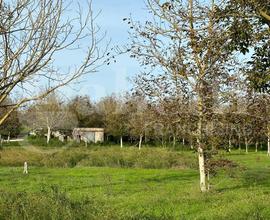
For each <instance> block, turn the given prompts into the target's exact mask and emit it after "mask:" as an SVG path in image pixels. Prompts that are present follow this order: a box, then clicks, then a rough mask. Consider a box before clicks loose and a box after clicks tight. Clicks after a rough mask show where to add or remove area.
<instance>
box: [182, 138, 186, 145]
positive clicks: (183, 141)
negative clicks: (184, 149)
mask: <svg viewBox="0 0 270 220" xmlns="http://www.w3.org/2000/svg"><path fill="white" fill-rule="evenodd" d="M182 144H183V146H185V138H183V139H182Z"/></svg>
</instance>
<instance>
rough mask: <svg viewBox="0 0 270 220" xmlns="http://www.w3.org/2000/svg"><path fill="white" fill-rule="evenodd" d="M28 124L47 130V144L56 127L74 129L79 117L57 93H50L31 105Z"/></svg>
mask: <svg viewBox="0 0 270 220" xmlns="http://www.w3.org/2000/svg"><path fill="white" fill-rule="evenodd" d="M28 119H29V120H28V124H31V127H32V128H34V129H44V130H47V144H48V143H49V142H50V139H51V134H52V132H53V131H55V130H56V129H62V130H67V129H68V130H72V129H73V128H74V127H76V125H77V119H76V116H75V115H74V114H72V112H70V111H69V109H68V107H67V106H66V105H64V102H63V101H61V99H60V98H59V96H57V94H56V93H50V94H49V95H48V96H47V97H46V98H45V99H43V100H41V101H39V102H38V103H37V104H35V105H34V106H31V107H30V108H29V111H28Z"/></svg>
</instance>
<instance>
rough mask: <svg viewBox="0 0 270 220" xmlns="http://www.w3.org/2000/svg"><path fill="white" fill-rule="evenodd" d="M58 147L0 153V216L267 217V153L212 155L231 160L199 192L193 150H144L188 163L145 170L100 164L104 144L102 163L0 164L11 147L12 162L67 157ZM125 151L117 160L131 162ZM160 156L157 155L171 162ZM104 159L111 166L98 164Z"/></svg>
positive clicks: (269, 188) (269, 192) (269, 170)
mask: <svg viewBox="0 0 270 220" xmlns="http://www.w3.org/2000/svg"><path fill="white" fill-rule="evenodd" d="M104 150H106V149H101V150H96V149H95V150H94V151H95V156H97V155H99V153H97V152H101V155H104V152H103V151H104ZM155 150H156V151H157V152H158V153H157V155H156V157H155V155H154V154H155V153H154V152H155ZM66 151H67V150H59V151H57V150H53V149H50V150H48V151H46V150H44V149H36V148H32V149H31V150H19V149H17V148H16V149H7V150H4V151H1V155H2V156H1V159H0V161H1V160H4V161H6V163H4V162H3V161H2V164H1V166H0V193H1V195H0V219H23V218H24V219H270V208H269V207H270V161H269V160H270V158H267V156H266V154H265V153H262V152H259V153H249V154H247V155H246V154H239V153H238V151H235V152H232V153H231V154H225V153H223V154H222V153H220V154H219V155H218V157H220V158H227V159H229V160H233V161H235V162H236V163H237V164H238V166H237V167H233V168H225V169H220V170H218V172H217V174H216V175H215V176H212V177H211V191H210V192H209V193H206V194H202V193H200V191H199V187H198V178H199V176H198V172H197V170H196V168H195V167H194V164H196V162H195V161H196V157H195V155H194V153H193V152H182V153H181V152H180V153H179V152H168V151H167V150H164V149H145V152H144V151H143V152H144V153H142V155H143V156H141V157H142V158H139V161H140V160H143V159H144V160H147V158H149V160H158V157H160V155H163V154H164V152H167V153H168V155H171V153H172V154H179V155H178V156H179V158H178V160H185V163H180V164H182V165H183V164H186V163H187V162H188V161H191V163H193V165H192V166H190V167H188V166H171V167H168V163H162V165H160V166H158V169H145V167H144V165H145V164H146V167H147V166H148V165H147V164H148V163H146V162H145V163H142V162H140V163H138V164H137V165H138V166H135V165H134V163H135V162H134V163H130V164H129V165H130V167H128V166H126V167H125V166H124V167H123V166H122V165H121V164H118V165H119V166H114V165H115V164H114V163H112V162H110V163H108V161H110V160H109V159H108V158H109V157H115V156H119V155H118V153H119V151H118V149H117V150H112V149H109V151H111V154H113V156H111V155H109V154H107V155H106V157H108V158H107V159H106V160H105V161H106V163H100V161H99V163H98V164H99V165H100V166H99V167H93V166H92V165H95V163H93V162H91V163H90V165H91V166H88V165H87V163H86V162H85V161H84V163H80V162H79V163H77V164H74V166H73V167H72V168H71V167H69V166H61V164H62V163H60V166H55V167H53V166H49V167H48V166H46V165H44V163H40V164H38V163H34V164H35V166H30V169H29V175H23V174H22V167H18V166H11V165H12V163H11V161H9V163H7V158H9V159H10V157H11V156H10V154H11V155H12V154H15V152H17V155H16V157H17V160H18V158H20V157H21V155H25V154H26V155H27V153H28V154H30V155H31V156H32V158H35V157H36V159H37V158H39V159H41V160H43V161H44V158H43V156H44V155H46V157H47V158H49V157H51V155H54V158H57V160H58V159H59V158H58V156H59V155H60V156H63V155H65V159H70V158H69V157H66V154H67V153H66V154H63V152H66ZM81 151H86V152H87V155H88V157H89V158H90V157H91V155H92V156H93V152H92V151H91V150H89V152H88V150H85V149H80V150H78V149H77V150H74V152H73V150H72V151H71V152H70V153H69V154H67V155H70V154H71V155H72V154H78V152H81ZM125 151H126V153H127V154H128V155H129V157H126V156H123V155H122V157H123V158H122V160H124V162H123V161H122V162H123V163H124V164H125V160H128V159H129V160H130V161H133V159H134V158H132V159H130V155H131V154H133V153H134V152H135V150H134V149H125ZM22 152H23V153H22ZM45 152H46V153H45ZM112 152H113V153H112ZM115 152H116V153H115ZM136 152H137V151H136ZM146 152H148V153H149V154H148V153H146ZM57 153H59V155H58V156H57V155H56V154H57ZM42 155H43V156H42ZM89 155H90V156H89ZM149 155H151V157H149ZM168 155H167V157H164V156H163V157H164V158H160V160H172V158H171V156H170V157H169V156H168ZM60 156H59V157H60ZM135 156H136V157H138V155H137V154H136V155H135ZM16 157H15V158H16ZM88 157H86V156H85V157H84V158H83V159H82V158H81V161H83V160H87V158H88ZM23 159H25V158H23ZM174 159H175V157H173V160H174ZM192 160H194V162H192ZM130 161H129V162H130ZM150 162H151V161H150ZM152 162H153V163H156V164H157V162H155V161H152ZM7 164H11V165H7ZM108 164H109V165H111V166H114V167H108V166H107V167H106V165H108ZM116 164H117V163H116ZM135 164H136V163H135ZM15 165H16V163H15ZM103 165H104V166H103ZM162 166H164V167H166V169H164V168H162ZM147 168H148V167H147Z"/></svg>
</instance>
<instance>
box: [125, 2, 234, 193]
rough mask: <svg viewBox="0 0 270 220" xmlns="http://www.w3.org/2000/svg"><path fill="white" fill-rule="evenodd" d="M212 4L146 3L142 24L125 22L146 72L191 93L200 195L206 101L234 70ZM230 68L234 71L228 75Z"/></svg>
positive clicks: (209, 107) (204, 187)
mask: <svg viewBox="0 0 270 220" xmlns="http://www.w3.org/2000/svg"><path fill="white" fill-rule="evenodd" d="M216 4H217V3H216V2H215V1H211V3H210V4H208V3H205V2H204V1H195V0H186V1H180V0H169V1H167V2H165V3H164V2H161V1H159V0H147V8H148V10H149V11H150V13H151V14H152V15H153V19H152V20H148V21H146V22H145V23H144V24H140V23H139V22H134V21H133V20H132V19H130V21H129V22H130V24H131V28H132V30H133V32H132V34H131V37H132V46H131V48H130V52H131V54H132V56H133V57H135V58H138V59H139V61H140V62H141V64H142V65H146V66H148V68H149V69H150V71H151V72H154V71H159V73H161V74H163V75H171V76H174V77H176V78H178V79H179V80H178V81H179V85H178V88H187V89H188V92H189V93H191V94H192V95H194V100H195V101H196V111H197V115H198V117H197V132H196V139H197V151H198V160H199V171H200V189H201V191H202V192H205V191H206V190H207V183H206V171H205V158H204V151H205V149H206V147H207V146H206V143H205V142H204V140H205V125H206V119H207V117H208V116H207V114H209V113H210V112H214V107H215V106H214V105H212V104H211V105H208V103H211V101H210V100H211V99H213V98H214V96H217V94H218V92H219V90H221V89H222V90H224V89H226V88H228V85H229V84H230V82H231V81H233V80H234V77H233V75H234V74H235V73H236V72H237V69H236V66H234V65H235V63H234V61H233V59H232V54H231V53H230V52H228V50H226V49H227V47H228V45H229V44H230V41H229V39H228V37H227V35H226V34H225V33H224V29H223V26H222V24H221V23H219V17H217V16H216ZM232 66H234V71H230V68H232ZM149 83H151V81H149ZM216 93H217V94H216ZM213 95H214V96H213Z"/></svg>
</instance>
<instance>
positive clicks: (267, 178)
mask: <svg viewBox="0 0 270 220" xmlns="http://www.w3.org/2000/svg"><path fill="white" fill-rule="evenodd" d="M250 187H270V169H269V168H263V169H262V168H260V169H251V170H245V171H243V172H242V174H241V176H240V177H239V184H236V185H233V186H231V187H230V186H228V187H223V188H220V189H218V190H217V191H218V192H224V191H231V190H239V189H240V188H243V189H248V188H250Z"/></svg>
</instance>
